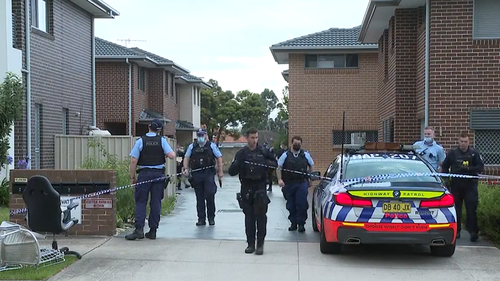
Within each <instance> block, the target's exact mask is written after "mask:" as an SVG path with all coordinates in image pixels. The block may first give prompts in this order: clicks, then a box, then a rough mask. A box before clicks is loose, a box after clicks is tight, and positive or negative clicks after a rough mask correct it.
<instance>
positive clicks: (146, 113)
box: [139, 109, 172, 123]
mask: <svg viewBox="0 0 500 281" xmlns="http://www.w3.org/2000/svg"><path fill="white" fill-rule="evenodd" d="M153 119H160V121H163V122H166V123H170V122H172V120H170V119H168V118H165V117H164V116H163V115H162V114H160V113H158V112H154V111H152V110H149V109H143V110H142V111H141V113H139V121H142V122H150V121H152V120H153Z"/></svg>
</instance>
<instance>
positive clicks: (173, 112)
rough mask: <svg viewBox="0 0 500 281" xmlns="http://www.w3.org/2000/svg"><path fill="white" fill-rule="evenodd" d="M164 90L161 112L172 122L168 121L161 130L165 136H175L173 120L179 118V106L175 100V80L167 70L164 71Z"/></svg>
mask: <svg viewBox="0 0 500 281" xmlns="http://www.w3.org/2000/svg"><path fill="white" fill-rule="evenodd" d="M165 79H166V83H165V84H166V91H165V95H164V97H165V98H164V100H163V114H164V116H165V117H167V118H168V119H170V120H172V122H170V123H168V124H167V125H166V126H165V129H164V130H163V134H164V135H166V136H171V137H175V121H176V120H177V119H179V106H178V105H177V104H176V102H175V98H176V95H175V86H174V85H175V80H174V78H173V75H172V74H171V73H169V72H166V73H165Z"/></svg>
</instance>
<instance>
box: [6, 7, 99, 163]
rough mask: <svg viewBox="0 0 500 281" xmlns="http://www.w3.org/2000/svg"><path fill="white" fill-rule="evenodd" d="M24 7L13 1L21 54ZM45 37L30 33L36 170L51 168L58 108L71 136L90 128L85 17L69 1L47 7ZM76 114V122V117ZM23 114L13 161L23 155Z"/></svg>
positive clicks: (87, 20)
mask: <svg viewBox="0 0 500 281" xmlns="http://www.w3.org/2000/svg"><path fill="white" fill-rule="evenodd" d="M23 2H24V1H22V0H13V12H15V13H16V15H17V19H16V33H17V34H18V35H19V36H18V39H17V47H18V48H22V49H23V62H25V52H24V49H25V48H24V47H25V46H24V44H23V43H24V31H23V30H24V5H23V4H24V3H23ZM50 3H52V4H51V7H50V9H49V15H48V21H49V22H50V26H51V27H50V28H49V30H48V33H44V32H41V31H39V30H36V29H35V28H32V29H31V52H32V53H31V87H32V88H31V95H32V99H31V102H32V108H31V110H32V116H31V118H32V128H33V130H34V129H35V119H34V117H35V104H36V103H39V104H41V105H42V107H41V108H42V118H41V126H40V128H41V134H42V137H41V147H40V160H41V163H40V168H53V167H54V134H61V133H62V132H63V126H62V123H61V120H62V116H63V108H68V109H69V112H70V114H69V120H68V121H69V130H70V132H69V133H70V134H79V133H80V128H81V127H82V126H88V125H91V124H92V72H91V71H92V67H91V29H92V19H91V16H90V14H88V13H87V12H85V11H83V10H81V9H80V8H78V7H77V6H75V5H73V4H72V3H71V2H69V1H63V0H54V1H51V2H50ZM76 112H80V114H81V117H82V123H81V124H80V118H79V117H76V116H75V113H76ZM26 134H27V132H26V109H24V110H23V118H22V119H21V120H19V121H17V122H15V131H14V137H15V158H16V161H17V160H19V159H20V158H21V157H22V156H23V155H26V154H27V151H26V149H27V145H26ZM34 151H35V135H34V134H32V152H31V156H32V167H35V164H36V163H35V154H34Z"/></svg>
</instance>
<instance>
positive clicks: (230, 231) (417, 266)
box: [50, 175, 500, 281]
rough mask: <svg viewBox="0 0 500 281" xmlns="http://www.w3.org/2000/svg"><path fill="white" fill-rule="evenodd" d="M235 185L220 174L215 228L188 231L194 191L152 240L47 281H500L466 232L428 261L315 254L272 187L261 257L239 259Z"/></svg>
mask: <svg viewBox="0 0 500 281" xmlns="http://www.w3.org/2000/svg"><path fill="white" fill-rule="evenodd" d="M238 183H239V182H238V180H237V178H233V177H229V176H228V175H225V177H224V179H223V187H222V189H219V190H218V193H217V197H216V205H217V215H216V225H215V226H209V225H206V226H201V227H199V226H196V225H195V222H196V219H197V217H196V209H195V205H196V201H195V195H194V190H193V189H192V188H188V189H183V190H182V191H179V194H178V202H177V205H176V208H175V210H174V212H172V213H171V214H170V215H169V216H167V217H164V218H162V221H161V225H160V228H159V229H158V237H157V239H156V240H154V241H152V240H148V239H144V240H140V241H126V240H125V239H124V238H123V237H124V235H125V234H122V235H119V236H117V237H113V238H111V239H109V240H106V241H103V243H101V244H100V246H97V247H95V248H93V249H91V250H89V251H88V252H87V253H86V254H85V255H84V257H83V258H82V260H80V261H77V262H76V263H74V264H73V265H72V266H70V267H69V268H67V269H65V270H64V271H62V272H61V273H60V274H58V275H56V276H55V277H53V278H52V279H50V280H68V279H70V278H71V279H72V280H74V281H77V280H123V281H124V280H137V279H144V280H201V279H204V278H205V279H206V278H209V279H210V280H276V279H278V278H279V279H285V280H324V279H332V278H335V279H337V280H340V278H349V280H384V281H388V280H398V281H401V280H426V279H427V280H454V281H458V280H500V268H499V267H498V265H499V264H500V251H499V250H498V249H497V248H495V247H493V246H492V245H490V244H489V243H488V242H486V241H484V240H480V241H479V242H478V243H474V244H473V243H471V242H469V241H468V234H467V233H463V234H462V237H463V238H462V239H460V240H459V242H458V247H457V250H456V253H455V255H454V256H453V257H452V258H437V257H432V256H430V253H429V249H428V247H404V246H391V247H383V246H350V247H348V248H347V249H346V251H345V253H344V254H342V255H324V254H321V253H320V251H319V244H318V241H319V234H318V233H315V232H313V231H312V228H311V224H310V220H308V225H307V228H306V232H305V233H298V232H289V231H288V230H287V227H288V225H289V223H288V221H287V211H286V209H285V200H284V199H283V196H282V193H281V191H280V190H279V188H278V187H277V186H274V192H273V193H272V194H270V197H271V201H272V202H271V204H270V208H269V213H268V217H269V218H268V235H267V238H266V244H265V251H264V255H263V256H257V255H248V254H245V253H244V252H243V251H244V248H245V247H246V243H245V234H244V221H243V220H244V216H243V214H242V212H241V211H240V209H239V208H238V205H237V201H236V195H235V193H236V192H237V191H238V188H239V186H238ZM75 247H76V249H77V250H78V246H75Z"/></svg>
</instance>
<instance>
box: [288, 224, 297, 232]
mask: <svg viewBox="0 0 500 281" xmlns="http://www.w3.org/2000/svg"><path fill="white" fill-rule="evenodd" d="M295 230H297V224H296V223H292V224H291V225H290V227H289V228H288V231H295Z"/></svg>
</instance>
